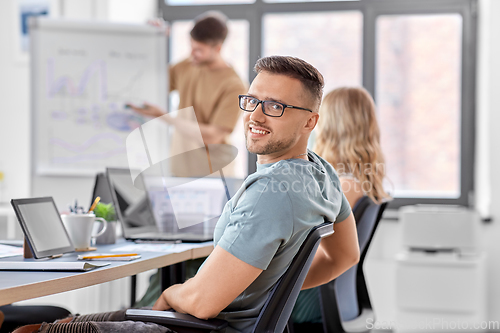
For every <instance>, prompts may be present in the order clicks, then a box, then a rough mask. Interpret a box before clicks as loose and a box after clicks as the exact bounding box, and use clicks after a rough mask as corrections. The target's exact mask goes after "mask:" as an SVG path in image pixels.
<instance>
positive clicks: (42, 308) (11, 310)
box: [0, 304, 71, 333]
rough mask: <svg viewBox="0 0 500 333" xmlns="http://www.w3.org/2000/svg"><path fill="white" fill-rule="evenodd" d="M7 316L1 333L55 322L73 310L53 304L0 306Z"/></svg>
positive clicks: (0, 309) (0, 329)
mask: <svg viewBox="0 0 500 333" xmlns="http://www.w3.org/2000/svg"><path fill="white" fill-rule="evenodd" d="M0 311H1V312H3V314H4V316H5V318H4V321H3V324H2V325H1V326H0V327H1V328H0V333H4V332H6V333H7V332H12V331H13V330H15V329H16V328H18V327H19V326H24V325H30V324H38V323H43V322H48V323H51V322H54V321H56V320H58V319H63V318H66V317H68V316H69V315H70V314H71V312H69V311H68V310H66V309H65V308H62V307H59V306H51V305H12V304H10V305H3V306H0Z"/></svg>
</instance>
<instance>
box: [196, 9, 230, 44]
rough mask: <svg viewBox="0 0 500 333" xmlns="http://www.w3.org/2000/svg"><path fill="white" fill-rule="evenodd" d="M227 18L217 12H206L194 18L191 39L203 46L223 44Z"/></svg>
mask: <svg viewBox="0 0 500 333" xmlns="http://www.w3.org/2000/svg"><path fill="white" fill-rule="evenodd" d="M226 22H227V17H226V16H225V15H224V14H223V13H221V12H218V11H208V12H206V13H203V14H201V15H200V16H198V17H196V18H195V25H194V27H193V29H192V30H191V33H190V34H191V38H193V39H194V40H195V41H197V42H200V43H205V44H219V43H221V44H222V43H223V42H224V40H225V39H226V37H227V24H226Z"/></svg>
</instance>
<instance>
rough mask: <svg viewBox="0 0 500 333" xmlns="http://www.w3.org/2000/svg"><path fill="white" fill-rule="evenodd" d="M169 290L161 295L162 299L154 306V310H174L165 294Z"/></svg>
mask: <svg viewBox="0 0 500 333" xmlns="http://www.w3.org/2000/svg"><path fill="white" fill-rule="evenodd" d="M172 287H174V286H172ZM170 288H171V287H170ZM167 290H168V289H165V290H164V291H163V292H162V293H161V295H160V297H159V298H158V299H157V300H156V302H155V305H153V310H157V311H164V310H170V309H172V307H171V306H170V305H169V304H168V302H167V297H166V295H165V292H166V291H167Z"/></svg>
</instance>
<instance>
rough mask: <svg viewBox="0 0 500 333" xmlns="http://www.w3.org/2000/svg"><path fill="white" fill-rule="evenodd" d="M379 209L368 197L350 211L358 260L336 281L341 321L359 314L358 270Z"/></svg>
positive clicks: (372, 232) (373, 231)
mask: <svg viewBox="0 0 500 333" xmlns="http://www.w3.org/2000/svg"><path fill="white" fill-rule="evenodd" d="M380 208H381V206H380V205H378V204H376V203H374V202H373V201H372V200H371V199H370V198H369V197H367V196H364V197H362V198H361V199H359V200H358V202H357V203H356V205H354V208H353V210H352V211H353V214H354V218H355V219H356V229H357V232H358V244H359V251H360V260H359V262H358V264H356V265H354V266H353V267H351V268H349V270H347V271H346V272H344V273H343V274H342V275H340V276H339V277H338V278H337V279H336V283H335V295H336V298H337V302H338V304H339V305H341V306H339V313H340V318H341V319H342V321H348V320H352V319H354V318H356V317H357V316H359V314H360V313H361V308H360V304H359V302H358V292H357V275H358V269H360V267H362V265H363V261H364V258H365V256H366V252H367V251H368V245H369V243H370V242H371V240H372V238H373V234H374V233H375V230H376V227H377V224H378V222H379V219H378V215H379V211H380Z"/></svg>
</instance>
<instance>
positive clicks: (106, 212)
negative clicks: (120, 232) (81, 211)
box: [94, 202, 116, 222]
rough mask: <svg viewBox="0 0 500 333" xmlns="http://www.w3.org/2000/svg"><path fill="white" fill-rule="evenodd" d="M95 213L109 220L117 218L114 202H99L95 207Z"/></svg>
mask: <svg viewBox="0 0 500 333" xmlns="http://www.w3.org/2000/svg"><path fill="white" fill-rule="evenodd" d="M94 214H95V216H96V217H102V218H103V219H105V220H106V221H108V222H109V221H115V220H116V212H115V207H113V204H112V203H109V204H105V203H102V202H99V203H98V204H97V206H96V207H95V208H94Z"/></svg>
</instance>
